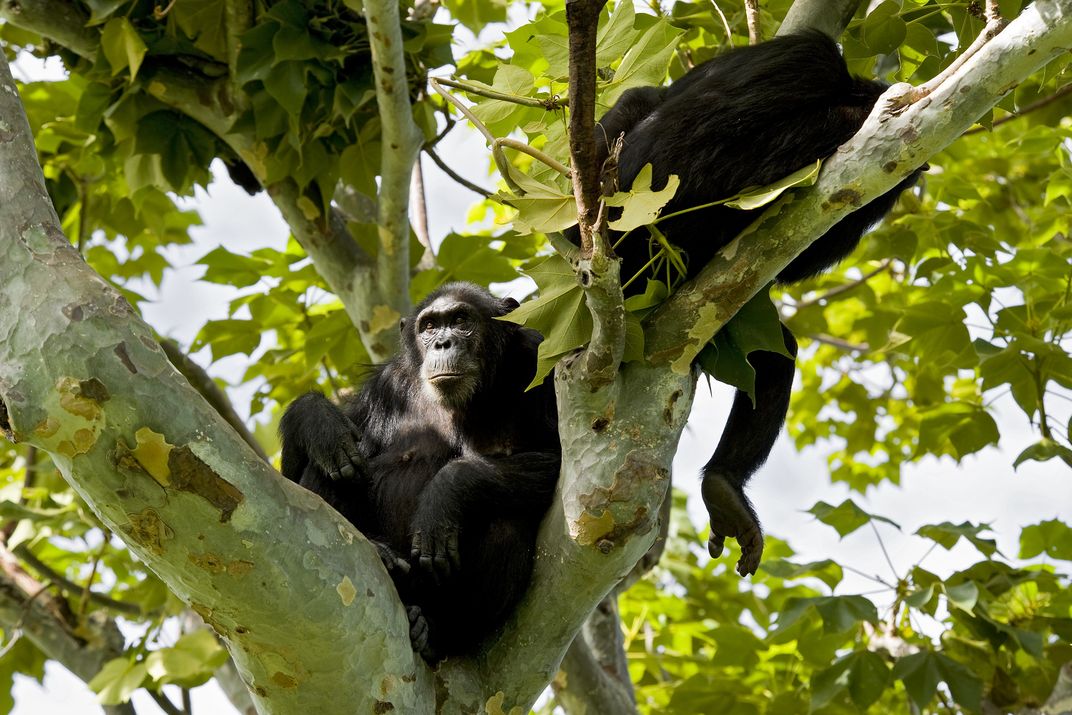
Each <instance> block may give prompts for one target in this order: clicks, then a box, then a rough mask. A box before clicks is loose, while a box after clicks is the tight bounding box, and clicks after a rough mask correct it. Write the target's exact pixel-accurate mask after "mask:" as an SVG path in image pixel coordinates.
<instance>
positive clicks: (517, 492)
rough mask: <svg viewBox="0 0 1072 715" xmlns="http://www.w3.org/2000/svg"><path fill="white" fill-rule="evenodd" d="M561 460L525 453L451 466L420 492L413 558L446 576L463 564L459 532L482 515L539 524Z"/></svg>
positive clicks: (472, 459) (473, 458) (467, 459)
mask: <svg viewBox="0 0 1072 715" xmlns="http://www.w3.org/2000/svg"><path fill="white" fill-rule="evenodd" d="M561 461H562V460H561V456H560V455H559V454H558V453H551V452H522V453H519V454H514V455H511V456H508V457H484V456H467V457H462V458H459V459H455V460H453V461H451V462H449V463H448V464H447V465H446V466H444V467H443V468H442V469H440V470H439V472H438V473H437V474H436V476H435V477H434V478H433V479H432V481H431V482H430V483H429V484H428V486H427V487H426V488H425V490H424V492H422V494H421V501H420V504H418V506H417V511H416V514H415V515H414V519H413V547H412V550H411V551H410V556H411V558H415V559H419V561H420V565H421V568H422V569H424V570H425V571H428V572H432V573H434V574H435V575H437V576H438V577H440V578H443V577H446V576H448V575H449V574H450V571H451V570H452V569H457V568H458V566H459V565H460V558H459V553H458V534H459V533H460V531H461V529H462V528H463V526H464V524H465V523H466V522H467V521H468V520H470V519H472V518H474V516H475V515H476V514H478V513H479V512H481V511H484V512H488V513H490V515H491V516H512V517H516V518H521V517H525V516H529V517H531V518H533V519H534V520H539V519H540V518H541V517H542V516H543V514H544V512H545V511H547V507H548V506H550V504H551V497H552V495H553V494H554V491H555V484H556V482H557V481H558V471H559V467H560V466H561Z"/></svg>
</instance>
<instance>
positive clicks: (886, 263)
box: [793, 258, 893, 311]
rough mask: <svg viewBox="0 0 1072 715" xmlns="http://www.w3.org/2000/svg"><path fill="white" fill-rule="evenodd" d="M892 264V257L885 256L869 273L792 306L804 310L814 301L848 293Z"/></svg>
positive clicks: (818, 301)
mask: <svg viewBox="0 0 1072 715" xmlns="http://www.w3.org/2000/svg"><path fill="white" fill-rule="evenodd" d="M892 264H893V259H892V258H887V259H885V260H884V261H882V263H880V264H879V266H878V268H876V269H875V270H873V271H871V272H869V273H865V274H864V275H862V276H860V277H859V278H857V279H856V280H854V281H851V282H849V283H845V284H844V285H839V286H837V287H834V288H831V289H830V290H828V291H827V292H825V293H823V294H822V295H818V296H815V297H814V298H811V299H809V300H802V301H800V302H799V303H797V304H796V305H794V306H793V308H794V309H796V310H798V311H799V310H804V309H805V308H810V307H811V306H813V305H815V304H816V303H820V302H822V301H824V300H829V299H830V298H833V297H834V296H838V295H841V294H842V293H848V292H849V291H850V290H852V289H853V288H856V287H858V286H861V285H863V284H864V283H867V282H868V281H869V280H871V279H872V278H874V277H875V276H877V275H878V274H879V273H884V272H885V271H887V270H889V268H890V266H891V265H892Z"/></svg>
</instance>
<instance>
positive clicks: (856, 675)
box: [811, 650, 892, 712]
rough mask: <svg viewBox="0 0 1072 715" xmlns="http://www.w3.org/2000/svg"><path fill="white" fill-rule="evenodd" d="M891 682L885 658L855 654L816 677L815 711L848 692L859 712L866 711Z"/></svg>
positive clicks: (813, 679) (873, 654)
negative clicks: (842, 693)
mask: <svg viewBox="0 0 1072 715" xmlns="http://www.w3.org/2000/svg"><path fill="white" fill-rule="evenodd" d="M891 681H892V678H891V675H890V668H889V666H887V665H886V661H885V660H883V658H882V656H880V655H879V654H878V653H874V652H872V651H868V650H858V651H853V652H852V653H849V654H848V655H846V656H843V657H841V658H839V659H838V660H837V661H836V662H835V663H834V664H833V665H832V666H830V667H829V668H827V669H826V670H822V671H819V672H818V673H816V674H815V675H813V676H812V681H811V687H812V694H811V708H812V710H818V709H819V708H821V707H823V706H824V705H826V704H827V703H829V702H830V701H831V700H833V699H834V697H836V696H837V695H838V694H839V693H841V692H848V694H849V697H850V698H851V699H852V702H853V704H854V705H855V706H856V707H857V708H858V709H859V711H860V712H862V711H865V710H866V709H867V708H868V707H870V706H871V705H872V704H874V703H875V702H876V701H877V700H878V699H879V698H880V697H881V696H882V693H883V692H884V691H885V690H886V688H887V687H889V685H890V683H891Z"/></svg>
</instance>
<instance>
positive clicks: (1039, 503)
mask: <svg viewBox="0 0 1072 715" xmlns="http://www.w3.org/2000/svg"><path fill="white" fill-rule="evenodd" d="M15 70H16V76H17V77H20V78H22V79H27V78H28V77H29V76H32V77H34V78H46V77H48V78H51V77H55V76H56V73H57V71H58V69H57V66H56V63H50V64H49V66H48V67H47V68H45V67H42V66H41V65H40V63H37V62H35V61H33V60H32V58H30V59H29V60H27V59H25V58H24V59H22V60H20V62H19V63H18V64H17V66H16V67H15ZM439 149H440V154H441V156H442V157H443V158H444V160H445V161H446V162H447V163H448V164H449V165H450V166H452V167H454V168H455V170H457V171H458V172H459V173H461V174H463V175H464V176H466V178H469V179H470V180H472V181H474V182H476V183H479V184H482V185H484V186H487V187H489V188H490V187H491V182H490V180H489V179H488V177H487V171H486V167H487V165H488V163H487V159H486V155H487V150H486V148H485V146H484V143H483V141H482V140H481V139H480V137H479V136H478V135H476V134H475V133H473V132H466V131H463V129H462V128H461V127H459V128H458V129H456V130H455V131H454V132H453V133H452V135H451V136H450V138H449V139H447V140H446V141H444V142H443V143H442V144H441V145H440V147H439ZM217 166H218V164H217ZM424 168H425V181H426V185H427V187H428V211H429V225H430V229H431V233H432V235H433V237H434V238H435V239H436V240H439V239H441V238H442V237H443V236H444V235H446V234H447V233H449V232H450V231H451V230H462V229H464V228H465V225H466V224H465V215H466V211H467V209H468V207H469V206H470V205H472V203H473V202H474V201H475V198H476V197H475V195H474V194H473V193H471V192H470V191H468V190H467V189H464V188H462V187H460V186H458V185H457V184H455V183H454V182H453V181H451V180H450V179H449V178H447V177H446V176H445V175H444V174H442V173H441V172H440V171H439V169H438V168H437V167H436V166H435V165H434V164H432V162H431V161H430V160H427V159H425V161H424ZM217 176H218V177H219V179H218V180H217V181H216V182H214V183H213V184H212V186H211V187H210V188H209V190H208V191H207V192H205V191H198V194H197V197H196V199H195V200H194V201H193V205H195V206H196V208H197V209H198V210H199V211H200V212H201V216H202V219H203V221H204V224H205V225H204V226H203V227H200V228H196V229H194V230H193V231H191V235H192V236H193V238H194V244H193V245H192V246H189V247H178V248H174V249H172V252H171V253H170V254H169V259H170V260H171V261H172V263H173V265H175V266H177V270H175V271H171V272H169V273H167V274H166V276H165V278H164V283H163V286H162V288H161V290H160V291H159V293H156V292H155V291H153V290H151V289H147V290H144V291H142V292H143V294H145V295H148V296H151V297H153V298H154V301H153V302H152V303H151V304H149V305H145V306H143V314H144V317H145V318H146V320H148V321H149V322H150V324H152V325H153V326H154V327H155V328H156V329H157V330H159V331H160V332H161V333H164V334H167V335H170V336H172V337H175V338H177V339H178V340H180V342H182V343H183V344H184V345H189V343H190V341H191V339H192V337H193V335H194V334H195V333H196V331H197V329H198V328H199V327H200V326H201V325H202V324H203V323H204V322H205V321H206V320H209V319H214V318H215V319H219V318H224V317H226V313H227V301H228V300H230V298H231V297H233V295H234V292H233V291H231V290H230V289H228V288H226V287H222V286H216V285H211V284H207V283H198V282H196V280H197V278H198V277H199V276H200V275H201V273H202V272H203V269H202V268H200V267H198V266H195V265H193V264H194V261H196V260H197V259H198V258H200V257H201V256H203V255H204V254H205V253H207V252H208V251H210V250H211V249H212V248H214V247H216V246H217V245H223V246H225V247H226V248H227V249H228V250H230V251H232V252H248V251H251V250H253V249H255V248H258V247H261V246H266V245H270V246H274V247H277V248H282V247H283V246H284V245H285V242H286V238H287V233H288V230H287V228H286V226H285V224H284V223H283V221H282V219H281V218H280V217H279V213H278V211H277V210H276V209H275V207H274V206H273V205H272V203H271V201H270V200H269V199H268V198H267V197H266V196H265V195H264V194H263V193H261V194H259V195H258V196H256V197H252V198H251V197H249V196H248V195H246V194H245V192H243V191H241V190H240V189H238V188H236V187H234V186H233V185H231V184H230V182H229V181H228V179H227V178H226V175H225V174H223V173H222V172H217ZM198 357H199V361H200V362H201V363H202V364H207V354H202V355H199V356H198ZM246 362H247V359H246V358H245V357H244V356H232V357H229V358H227V359H225V360H223V361H220V362H219V363H216V364H214V365H212V366H210V367H209V371H210V372H211V373H212V374H213V375H215V376H219V377H222V378H224V379H227V380H229V381H232V382H234V381H236V380H237V379H238V377H239V376H240V375H241V373H242V372H243V371H244V369H245V365H246ZM233 397H234V399H235V403H236V407H237V408H238V409H239V411H240V412H242V413H245V411H246V410H247V408H248V399H249V392H248V390H246V391H237V392H235V393H234V394H233ZM731 399H732V391H731V390H729V389H728V388H724V387H723V386H721V385H716V390H715V393H714V395H713V396H711V395H708V392H707V388H706V387H705V386H704V385H703V384H701V385H700V386H699V388H698V390H697V396H696V401H695V405H694V407H693V412H692V416H691V418H690V422H689V426H688V427H687V428H686V432H685V435H684V436H683V438H682V441H681V445H680V448H679V450H678V454H677V456H676V458H675V460H674V484H675V485H676V486H678V487H679V488H682V489H684V490H686V491H687V492H688V493H689V495H690V503H689V513H690V515H691V516H692V518H693V521H694V522H696V523H697V524H704V519H705V512H704V509H703V504H702V502H701V500H700V498H699V490H698V487H699V480H698V475H699V473H700V468H701V467H702V465H703V464H704V463H705V462H706V461H707V459H708V458H709V457H710V455H711V453H712V451H713V450H714V446H715V444H716V443H717V441H718V437H719V435H720V434H721V431H722V425H723V424H724V422H725V417H726V414H727V412H728V408H729V403H730V400H731ZM998 404H999V406H1000V405H1002V404H1004V405H1005V407H1006V410H1004V411H1003V412H1000V411H999V414H998V416H997V419H998V422H999V426H1000V428H1001V432H1002V444H1003V446H1004V449H1003V450H997V449H986V450H984V451H983V452H981V453H980V454H978V455H974V456H971V457H969V458H967V459H966V460H965V461H964V463H963V464H962V465H960V466H959V467H958V466H956V465H955V464H954V463H953V461H952V460H951V459H942V460H937V459H925V460H924V461H923V462H922V463H920V464H918V465H915V466H912V467H909V468H907V469H905V470H904V472H903V475H902V480H901V482H902V483H901V486H899V487H898V486H896V485H893V484H889V483H886V484H883V485H882V486H880V487H878V488H875V489H872V490H870V491H869V492H868V494H867V496H866V497H862V496H860V495H858V494H850V492H849V490H848V489H847V488H845V487H844V486H842V485H832V484H830V483H829V480H828V478H827V474H828V471H827V467H826V463H825V459H824V457H823V454H822V453H821V452H820V451H819V450H818V449H810V450H807V451H806V452H804V453H803V454H798V453H796V452H795V450H794V448H793V447H792V445H791V444H790V443H789V440H788V438H787V437H785V436H784V435H783V437H782V438H781V439H780V440H779V442H778V444H777V445H776V447H775V450H774V453H773V454H772V455H771V458H770V460H769V461H768V463H767V464H766V466H764V467H763V468H762V469H761V470H760V471H759V472H758V473H757V474H756V476H755V478H754V479H753V481H752V483H751V487H750V490H749V494H750V496H751V498H752V500H753V502H754V503H755V505H756V508H757V510H758V512H759V515H760V518H761V520H762V522H763V524H764V526H765V527H766V529H767V530H768V531H770V532H771V533H773V534H775V535H777V536H779V537H781V538H784V539H787V540H788V541H789V543H790V545H791V546H792V547H793V548H794V549H796V550H797V551H798V555H797V557H796V559H797V560H799V561H801V562H805V561H813V560H819V559H825V558H831V559H834V560H836V561H838V562H839V563H842V564H845V565H847V566H852V567H855V568H857V569H859V570H862V571H864V572H866V573H869V574H870V573H877V574H880V575H881V576H882V577H883V578H884V579H886V580H890V579H892V578H893V575H892V574H891V573H890V569H889V567H888V566H887V565H886V563H885V559H884V557H883V555H882V552H881V550H880V549H879V547H878V544H877V542H876V538H875V535H874V533H873V532H872V531H871V530H870V529H868V528H864V529H860V530H859V531H857V532H855V533H853V534H850V535H849V536H848V537H846V538H845V539H844V540H840V541H839V539H838V537H837V533H836V532H835V531H834V530H833V529H831V528H829V527H827V526H824V525H823V524H821V523H819V522H817V521H815V520H814V519H813V517H812V516H811V515H810V514H806V513H804V511H803V510H805V509H808V508H810V507H811V506H812V505H813V504H814V503H815V502H816V501H819V500H823V501H826V502H828V503H831V504H835V505H836V504H838V503H840V502H841V501H842V500H844V499H845V498H848V497H850V496H851V498H853V499H854V500H855V501H856V503H857V504H859V505H860V506H861V507H862V508H864V509H866V510H868V511H871V512H874V513H877V514H880V515H883V516H886V517H889V518H890V519H893V520H894V521H895V522H897V523H898V524H900V525H901V527H902V529H903V531H901V532H898V531H896V530H894V529H893V528H892V527H887V526H879V530H880V532H881V534H882V537H883V541H884V543H885V546H886V549H887V551H888V553H889V556H890V558H891V560H892V561H893V564H894V566H895V567H896V568H897V569H898V575H903V574H904V573H905V571H907V570H908V569H909V568H910V567H911V566H912V565H913V564H914V563H915V562H916V560H918V559H919V558H920V557H921V556H922V555H923V554H924V553H925V552H926V551H927V550H928V549H929V548H930V546H931V542H929V541H925V540H923V539H920V538H918V537H914V536H911V534H912V532H914V531H915V530H916V529H917V528H919V527H920V526H921V525H924V524H929V523H937V522H942V521H949V522H953V523H960V522H962V521H972V522H977V523H978V522H988V523H990V524H991V525H992V526H993V527H994V531H995V536H996V538H997V542H998V547H999V549H1000V550H1001V551H1002V553H1004V554H1005V555H1006V556H1008V557H1013V556H1015V555H1016V554H1017V552H1018V551H1019V530H1020V527H1022V526H1024V525H1028V524H1033V523H1037V522H1039V521H1042V520H1046V519H1053V518H1060V519H1063V520H1065V521H1069V520H1072V473H1070V471H1069V470H1068V469H1067V468H1066V467H1064V466H1063V465H1062V464H1061V463H1060V462H1058V461H1057V460H1051V461H1050V462H1047V463H1044V464H1038V463H1034V462H1029V463H1026V464H1024V465H1021V467H1020V468H1019V470H1018V471H1016V472H1014V471H1013V469H1012V462H1013V460H1014V459H1015V457H1016V455H1017V454H1019V452H1020V450H1022V449H1023V448H1024V447H1026V446H1028V445H1029V444H1031V443H1033V442H1034V441H1036V440H1037V435H1035V434H1034V433H1033V432H1032V431H1031V430H1029V429H1028V427H1027V425H1026V424H1025V421H1024V418H1023V415H1022V414H1019V411H1018V410H1017V409H1015V407H1014V406H1012V407H1011V408H1010V406H1011V405H1012V403H1011V402H1010V401H1009V399H1008V398H1005V400H1004V401H1002V400H999V402H998ZM735 547H736V545H735V544H734V545H733V546H732V551H731V553H730V555H729V556H726V555H724V556H723V557H722V561H723V562H724V563H725V564H726V565H727V567H732V564H733V563H734V562H735V561H736V558H737V550H736V548H735ZM978 558H979V555H978V554H977V553H976V552H975V551H974V549H973V548H971V547H970V546H966V545H965V544H964V543H963V541H962V542H961V543H960V544H958V545H957V546H956V547H955V548H954V549H953V550H952V551H948V552H947V551H945V550H944V549H942V548H941V547H939V548H937V549H935V550H934V551H933V552H932V553H931V554H930V555H929V556H928V558H927V560H926V561H925V562H924V565H925V567H926V568H927V569H929V570H931V571H934V572H936V573H938V574H939V575H948V574H949V573H951V572H952V571H954V570H957V569H959V568H964V567H966V566H968V565H970V564H971V563H974V562H975V561H976V560H978ZM875 586H876V584H874V583H873V582H871V581H868V580H866V579H863V578H861V577H859V576H855V575H853V574H851V573H849V572H846V579H845V581H844V582H843V583H842V584H841V585H840V586H839V587H838V589H837V593H858V592H868V591H873V590H874V589H875ZM871 598H872V600H873V601H875V603H876V605H878V606H879V608H880V609H882V608H883V607H884V606H885V605H887V604H888V600H884V599H885V598H886V597H885V596H881V595H880V596H871ZM923 625H924V626H925V627H926V625H927V624H923ZM932 627H933V626H932ZM15 698H16V706H15V709H14V711H13V712H14V713H15V715H31V714H32V715H44V714H45V713H48V714H53V713H64V714H70V715H81V714H82V713H95V712H101V710H100V708H99V706H97V705H96V704H95V701H94V697H93V694H92V693H90V692H89V691H88V689H87V688H86V687H85V686H84V684H82V683H81V681H79V680H78V679H77V678H75V677H74V676H72V675H70V674H69V673H67V672H66V671H65V670H64V669H63V668H61V667H58V666H55V665H50V667H49V668H48V672H47V675H46V678H45V684H44V687H43V688H42V687H41V686H39V685H38V684H37V683H36V682H34V681H31V680H29V679H27V678H22V677H19V678H18V679H17V683H16V686H15ZM136 706H137V708H138V711H139V713H143V714H144V713H152V712H158V711H159V710H158V708H157V706H156V705H155V704H153V703H152V702H151V701H150V700H148V698H147V697H146V696H145V695H144V693H141V694H140V695H138V696H136ZM194 711H195V713H197V715H215V714H216V713H221V714H222V713H229V712H232V711H231V710H230V708H229V705H228V704H227V703H226V700H224V699H223V696H222V694H220V693H219V691H218V689H217V688H216V686H215V685H212V684H210V685H209V686H205V687H203V688H199V689H197V690H195V691H194Z"/></svg>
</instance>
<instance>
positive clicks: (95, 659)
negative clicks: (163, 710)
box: [0, 549, 135, 715]
mask: <svg viewBox="0 0 1072 715" xmlns="http://www.w3.org/2000/svg"><path fill="white" fill-rule="evenodd" d="M44 589H45V587H44V586H42V585H41V584H39V583H37V582H36V581H34V580H33V579H32V578H31V577H30V575H29V574H27V573H26V572H25V571H23V570H22V568H21V567H20V566H19V565H18V563H17V561H16V560H15V557H14V555H12V553H11V552H10V551H8V550H7V549H0V624H3V627H4V631H5V635H7V636H8V637H9V638H10V637H18V634H19V633H21V634H23V635H25V636H26V637H27V638H29V639H30V641H32V642H33V644H34V645H35V646H37V647H38V648H39V649H40V650H41V652H42V653H44V654H45V655H46V656H47V657H48V658H51V659H52V660H55V661H56V662H58V663H60V664H62V665H63V666H64V667H65V668H67V670H69V671H71V672H72V673H74V674H75V675H76V676H77V677H78V678H80V679H81V680H83V681H84V682H87V683H88V682H89V681H90V680H92V679H93V676H95V675H96V674H97V673H99V672H100V669H101V667H103V666H104V664H105V663H107V662H108V661H109V660H111V659H112V658H116V657H118V656H120V655H122V653H123V635H122V634H121V633H120V632H119V629H118V628H117V627H116V625H115V622H114V621H111V620H100V619H96V618H90V619H87V620H86V621H84V622H83V623H80V624H78V623H75V622H74V620H73V616H72V615H71V614H70V612H69V611H68V610H67V604H66V602H64V601H62V600H60V599H56V598H54V597H53V596H51V595H50V594H48V593H46V592H45V591H44ZM76 632H77V633H79V635H75V633H76ZM105 712H106V713H108V715H135V713H134V707H133V706H132V705H130V704H129V703H127V704H124V705H115V706H110V707H108V708H105Z"/></svg>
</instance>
